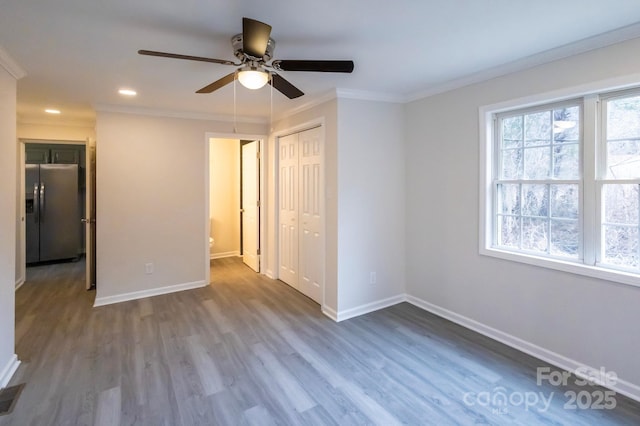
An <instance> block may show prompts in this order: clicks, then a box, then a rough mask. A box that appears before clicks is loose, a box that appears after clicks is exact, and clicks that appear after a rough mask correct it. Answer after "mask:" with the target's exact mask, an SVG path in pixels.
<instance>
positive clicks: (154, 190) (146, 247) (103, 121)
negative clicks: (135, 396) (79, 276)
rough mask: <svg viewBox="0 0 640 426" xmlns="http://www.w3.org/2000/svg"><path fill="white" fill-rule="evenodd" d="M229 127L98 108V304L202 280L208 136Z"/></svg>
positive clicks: (251, 128) (253, 128)
mask: <svg viewBox="0 0 640 426" xmlns="http://www.w3.org/2000/svg"><path fill="white" fill-rule="evenodd" d="M245 127H247V128H248V129H249V131H250V132H255V133H256V134H260V133H263V132H264V128H263V126H261V125H250V124H247V125H245ZM232 131H233V128H232V123H217V122H211V121H202V120H189V119H179V118H163V117H153V116H142V115H133V114H120V113H112V112H103V111H100V112H98V115H97V144H96V151H97V167H96V169H97V176H96V179H97V190H96V192H97V199H96V201H97V217H96V224H97V238H96V241H97V248H96V250H97V253H96V256H97V263H96V266H97V271H96V273H97V295H96V297H97V298H96V303H97V304H100V303H110V302H116V301H119V300H124V299H127V298H132V297H140V296H142V295H145V294H146V295H149V294H154V293H162V292H167V291H175V290H177V289H180V288H188V287H192V286H199V285H204V284H205V276H206V271H207V270H208V269H207V268H208V261H207V260H206V258H205V257H206V256H205V254H206V249H207V248H208V237H207V233H206V224H207V222H208V220H209V218H208V217H207V215H206V210H207V209H205V203H206V202H207V201H206V200H207V198H208V197H207V194H206V193H205V188H206V187H207V186H208V185H207V183H208V182H207V181H206V175H205V170H206V165H207V162H208V161H209V158H208V156H207V155H206V151H207V149H206V147H207V146H208V143H209V142H208V139H207V138H206V136H205V133H207V132H220V133H232ZM146 263H153V264H154V269H155V271H154V273H153V274H146V273H145V264H146ZM135 292H142V293H135ZM131 293H134V294H131Z"/></svg>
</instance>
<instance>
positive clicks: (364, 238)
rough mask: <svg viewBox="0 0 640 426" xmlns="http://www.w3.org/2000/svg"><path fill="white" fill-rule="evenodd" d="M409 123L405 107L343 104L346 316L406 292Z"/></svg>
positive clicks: (341, 243) (341, 228)
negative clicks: (406, 128) (373, 280)
mask: <svg viewBox="0 0 640 426" xmlns="http://www.w3.org/2000/svg"><path fill="white" fill-rule="evenodd" d="M403 125H404V123H403V107H402V105H400V104H393V103H382V102H371V101H361V100H351V99H339V100H338V308H339V309H338V312H339V314H340V316H344V315H346V316H349V312H350V310H356V311H357V310H358V309H359V308H360V307H362V306H363V305H368V304H372V303H378V302H380V301H383V300H386V299H389V298H392V297H402V295H403V294H404V291H405V228H404V216H405V211H404V206H405V176H404V161H405V159H404V129H403ZM371 272H375V273H376V283H375V284H371V282H370V281H371V280H370V273H371ZM354 313H355V312H354Z"/></svg>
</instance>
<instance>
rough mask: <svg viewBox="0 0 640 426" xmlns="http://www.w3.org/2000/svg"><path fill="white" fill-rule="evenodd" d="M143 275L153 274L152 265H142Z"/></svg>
mask: <svg viewBox="0 0 640 426" xmlns="http://www.w3.org/2000/svg"><path fill="white" fill-rule="evenodd" d="M144 273H145V274H153V263H145V264H144Z"/></svg>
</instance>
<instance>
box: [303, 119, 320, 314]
mask: <svg viewBox="0 0 640 426" xmlns="http://www.w3.org/2000/svg"><path fill="white" fill-rule="evenodd" d="M298 147H299V149H298V151H299V154H298V165H299V167H298V169H299V182H300V185H299V200H300V202H299V209H298V213H299V214H298V218H299V219H298V220H299V239H298V252H299V256H298V258H299V261H298V270H299V271H300V273H299V283H298V285H299V290H300V291H301V292H302V293H304V294H305V295H307V296H309V297H310V298H312V299H313V300H315V301H316V302H318V303H322V282H323V279H322V278H323V272H324V271H323V268H322V264H323V259H324V252H323V250H322V247H323V244H322V239H323V235H322V215H321V212H322V203H321V201H322V200H321V197H322V194H323V185H322V183H323V177H322V167H321V166H322V164H321V161H322V143H321V141H320V128H315V129H311V130H307V131H304V132H302V133H299V134H298Z"/></svg>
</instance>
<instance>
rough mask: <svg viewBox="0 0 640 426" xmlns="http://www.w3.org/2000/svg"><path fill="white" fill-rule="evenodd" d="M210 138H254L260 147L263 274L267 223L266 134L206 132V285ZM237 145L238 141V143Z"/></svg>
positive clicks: (208, 272) (207, 271)
mask: <svg viewBox="0 0 640 426" xmlns="http://www.w3.org/2000/svg"><path fill="white" fill-rule="evenodd" d="M211 139H235V140H238V142H239V141H240V140H255V141H258V146H259V148H260V160H259V163H260V175H259V179H260V192H259V195H260V215H259V218H260V227H259V229H260V263H259V265H260V268H259V271H258V273H260V274H264V270H265V266H264V265H265V262H264V259H265V258H266V255H267V254H266V248H267V245H266V237H265V236H266V234H267V233H266V232H264V227H265V226H266V223H267V220H266V219H267V206H266V199H267V198H266V191H265V186H266V185H265V184H264V183H265V182H266V181H267V180H266V168H265V167H264V165H265V164H266V152H265V141H266V140H267V136H265V135H260V134H249V133H220V132H206V133H205V137H204V145H205V155H204V171H205V173H204V180H205V182H204V210H205V211H204V235H205V236H206V237H205V239H204V240H205V243H204V258H205V262H204V263H205V282H206V283H207V285H209V284H210V283H211V269H210V265H211V255H210V248H209V235H211V221H210V219H209V214H210V210H209V203H210V191H211V188H210V182H211V170H210V167H209V166H210V159H209V156H210V155H211V153H210V150H209V143H210V141H211ZM238 145H239V143H238ZM238 211H240V206H238Z"/></svg>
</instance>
